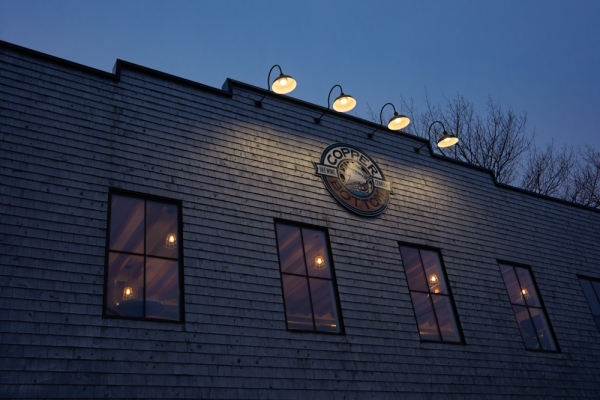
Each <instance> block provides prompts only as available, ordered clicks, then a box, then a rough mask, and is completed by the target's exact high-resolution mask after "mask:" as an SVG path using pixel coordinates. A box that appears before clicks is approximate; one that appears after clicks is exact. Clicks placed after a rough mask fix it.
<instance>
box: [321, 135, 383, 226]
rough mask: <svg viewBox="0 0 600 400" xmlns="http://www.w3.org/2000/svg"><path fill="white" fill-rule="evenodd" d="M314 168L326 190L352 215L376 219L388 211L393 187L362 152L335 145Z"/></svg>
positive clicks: (322, 156)
mask: <svg viewBox="0 0 600 400" xmlns="http://www.w3.org/2000/svg"><path fill="white" fill-rule="evenodd" d="M314 164H315V168H316V172H315V173H316V175H319V176H320V177H321V178H322V179H323V183H324V184H325V187H326V188H327V190H329V192H330V193H331V194H332V195H333V197H335V198H336V200H337V201H339V202H340V204H341V205H343V206H344V207H346V208H347V209H349V210H350V211H352V212H354V213H356V214H360V215H364V216H367V217H374V216H376V215H379V214H381V213H382V212H383V211H384V210H385V209H386V207H387V205H388V202H389V200H390V191H391V190H392V185H391V184H390V182H388V181H386V180H385V177H384V176H383V172H382V171H381V169H380V168H379V166H378V165H377V164H376V163H375V161H373V159H372V158H371V157H369V156H368V155H367V154H366V153H365V152H364V151H362V150H361V149H359V148H357V147H354V146H351V145H348V144H341V143H336V144H332V145H331V146H329V147H328V148H326V149H325V150H324V151H323V154H322V155H321V162H320V163H314Z"/></svg>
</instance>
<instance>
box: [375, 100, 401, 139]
mask: <svg viewBox="0 0 600 400" xmlns="http://www.w3.org/2000/svg"><path fill="white" fill-rule="evenodd" d="M388 104H389V105H390V106H392V107H393V108H394V116H393V117H392V118H390V121H389V122H388V125H387V127H388V129H389V130H391V131H399V130H400V129H402V128H406V127H407V126H408V124H410V118H408V117H407V116H406V115H402V114H398V112H397V111H396V107H395V106H394V105H393V104H392V103H385V104H384V105H383V107H381V111H379V125H380V126H379V128H377V129H375V130H374V131H373V132H371V133H369V138H370V139H373V135H374V134H375V132H377V131H378V130H379V129H381V128H382V127H383V116H382V113H383V109H384V108H385V106H387V105H388Z"/></svg>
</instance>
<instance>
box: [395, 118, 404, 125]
mask: <svg viewBox="0 0 600 400" xmlns="http://www.w3.org/2000/svg"><path fill="white" fill-rule="evenodd" d="M400 121H402V118H396V119H395V120H394V123H395V124H399V123H400Z"/></svg>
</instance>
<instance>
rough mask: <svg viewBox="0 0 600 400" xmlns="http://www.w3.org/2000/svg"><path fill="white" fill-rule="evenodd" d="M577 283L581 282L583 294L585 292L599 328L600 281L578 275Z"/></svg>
mask: <svg viewBox="0 0 600 400" xmlns="http://www.w3.org/2000/svg"><path fill="white" fill-rule="evenodd" d="M579 283H581V287H582V289H583V294H585V298H586V299H587V301H588V304H589V305H590V309H591V310H592V315H593V316H594V319H595V320H596V325H598V329H600V281H598V280H595V279H590V278H583V277H579Z"/></svg>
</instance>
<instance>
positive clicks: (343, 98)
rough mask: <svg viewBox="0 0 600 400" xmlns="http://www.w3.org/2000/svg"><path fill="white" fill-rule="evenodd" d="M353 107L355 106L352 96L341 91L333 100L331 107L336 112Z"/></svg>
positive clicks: (346, 110) (345, 110)
mask: <svg viewBox="0 0 600 400" xmlns="http://www.w3.org/2000/svg"><path fill="white" fill-rule="evenodd" d="M354 107H356V100H354V97H352V96H349V95H347V94H343V93H342V94H341V95H340V96H339V97H338V98H337V99H335V101H334V102H333V109H334V110H335V111H337V112H348V111H350V110H352V109H353V108H354Z"/></svg>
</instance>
